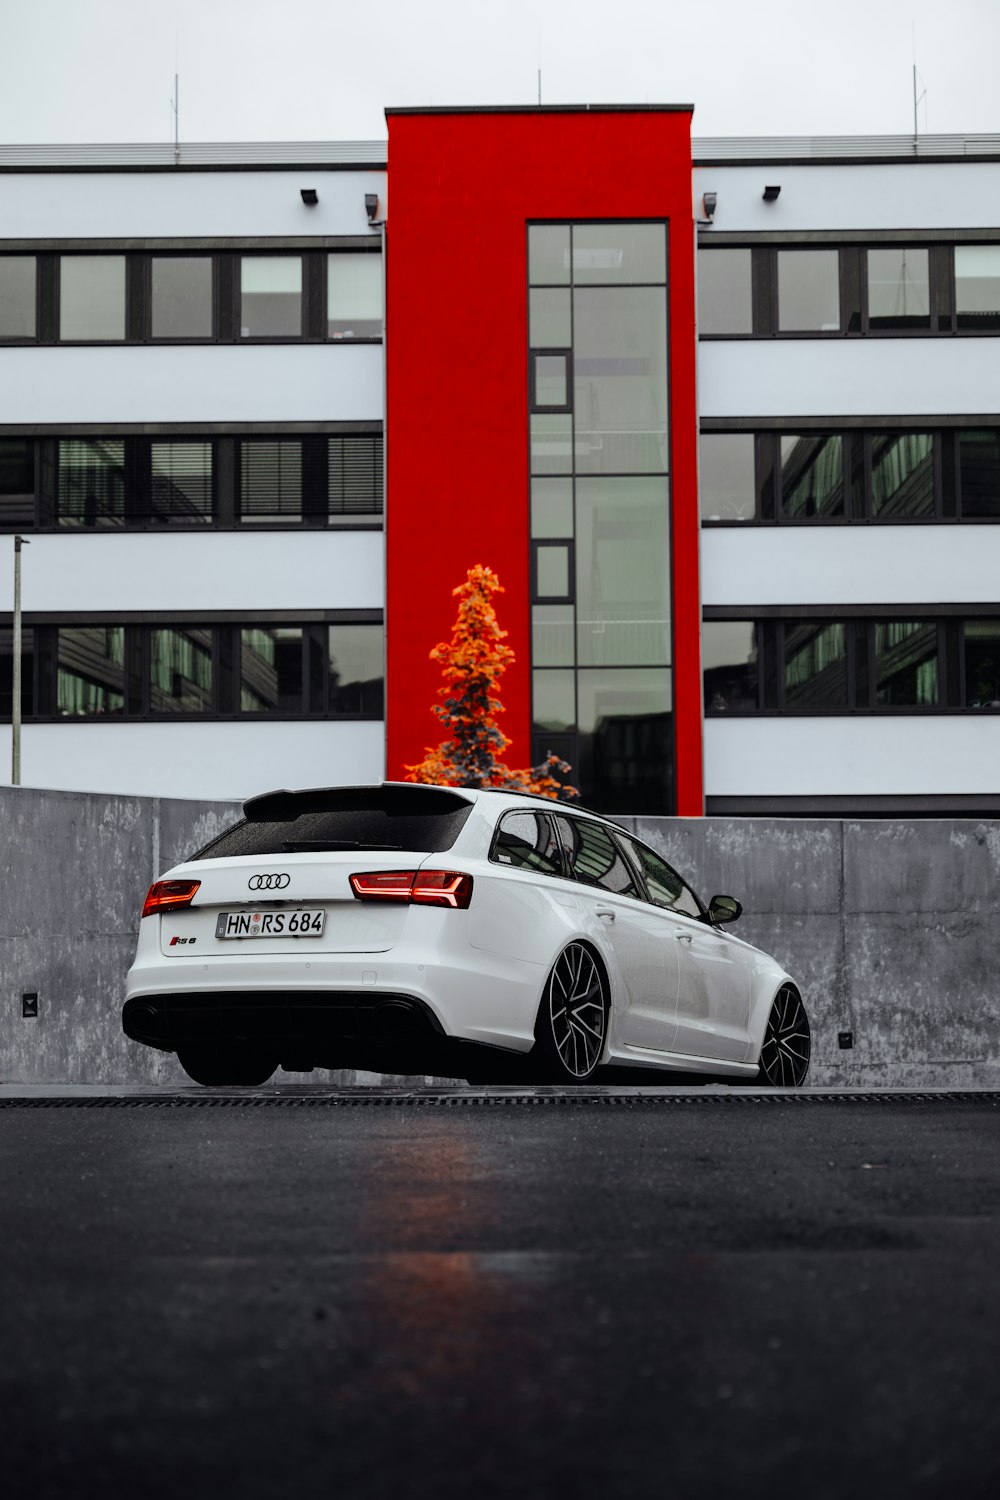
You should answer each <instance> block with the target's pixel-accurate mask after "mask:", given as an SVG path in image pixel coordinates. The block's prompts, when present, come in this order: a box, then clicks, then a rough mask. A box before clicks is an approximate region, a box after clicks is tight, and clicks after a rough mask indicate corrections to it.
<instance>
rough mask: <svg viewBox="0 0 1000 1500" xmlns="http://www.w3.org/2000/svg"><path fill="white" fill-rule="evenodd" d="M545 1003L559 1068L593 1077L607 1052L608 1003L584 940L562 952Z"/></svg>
mask: <svg viewBox="0 0 1000 1500" xmlns="http://www.w3.org/2000/svg"><path fill="white" fill-rule="evenodd" d="M544 1004H545V1016H546V1019H547V1021H548V1031H549V1036H550V1038H551V1042H552V1048H553V1049H554V1052H555V1058H556V1060H557V1061H558V1064H559V1067H560V1068H561V1069H562V1070H564V1072H565V1076H566V1077H567V1078H568V1079H577V1080H581V1081H582V1080H584V1079H587V1078H589V1077H590V1075H591V1074H592V1073H593V1071H594V1069H595V1068H596V1067H597V1064H598V1063H599V1062H600V1060H601V1054H602V1052H603V1051H604V1036H605V1032H606V1030H607V1005H606V1002H605V996H604V981H603V979H602V978H601V972H600V970H599V969H598V967H597V963H596V962H595V960H594V957H593V955H592V954H591V952H590V950H589V949H587V948H585V947H584V946H583V944H582V943H570V945H569V947H568V948H566V949H564V950H563V952H562V953H561V954H560V955H559V958H558V959H557V960H556V963H555V966H554V968H553V970H552V973H551V974H550V975H549V980H548V984H547V985H546V987H545V1001H544Z"/></svg>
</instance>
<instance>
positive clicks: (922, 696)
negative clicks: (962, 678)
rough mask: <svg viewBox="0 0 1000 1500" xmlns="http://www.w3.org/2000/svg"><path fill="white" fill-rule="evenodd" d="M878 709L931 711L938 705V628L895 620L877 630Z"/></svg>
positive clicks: (876, 696) (874, 634)
mask: <svg viewBox="0 0 1000 1500" xmlns="http://www.w3.org/2000/svg"><path fill="white" fill-rule="evenodd" d="M873 636H874V654H875V703H876V706H877V707H878V708H928V707H931V706H933V705H935V704H936V703H937V701H938V640H937V626H936V625H932V624H928V623H927V622H926V621H916V622H915V621H910V620H891V621H888V622H886V623H884V624H881V623H878V622H876V624H875V627H874V632H873Z"/></svg>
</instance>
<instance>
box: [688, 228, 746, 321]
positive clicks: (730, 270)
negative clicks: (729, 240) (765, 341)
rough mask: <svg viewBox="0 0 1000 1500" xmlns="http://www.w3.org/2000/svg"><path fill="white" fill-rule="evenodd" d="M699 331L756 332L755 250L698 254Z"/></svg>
mask: <svg viewBox="0 0 1000 1500" xmlns="http://www.w3.org/2000/svg"><path fill="white" fill-rule="evenodd" d="M698 332H699V333H702V334H722V335H726V334H729V335H732V334H748V333H753V251H752V250H749V249H747V250H723V249H721V248H720V249H717V250H716V249H713V250H702V251H699V254H698Z"/></svg>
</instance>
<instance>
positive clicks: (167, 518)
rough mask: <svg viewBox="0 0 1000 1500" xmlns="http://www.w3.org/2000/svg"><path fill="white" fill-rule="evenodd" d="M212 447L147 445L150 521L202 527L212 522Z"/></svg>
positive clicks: (174, 443)
mask: <svg viewBox="0 0 1000 1500" xmlns="http://www.w3.org/2000/svg"><path fill="white" fill-rule="evenodd" d="M212 503H213V502H212V444H211V443H209V442H185V441H183V440H177V441H170V442H154V443H151V444H150V485H149V519H150V520H151V521H158V522H161V523H164V524H182V525H199V524H200V525H205V524H206V523H209V522H211V520H212Z"/></svg>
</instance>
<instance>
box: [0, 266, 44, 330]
mask: <svg viewBox="0 0 1000 1500" xmlns="http://www.w3.org/2000/svg"><path fill="white" fill-rule="evenodd" d="M2 258H3V259H4V260H7V259H13V260H28V259H29V258H30V259H31V260H33V261H34V262H35V332H34V334H33V335H31V336H25V335H23V334H0V349H18V348H22V349H33V348H34V347H35V345H36V344H41V343H45V342H46V340H45V339H43V337H42V329H43V303H44V302H45V300H46V299H45V298H44V297H43V291H44V287H43V274H42V272H43V266H42V256H41V255H39V254H38V253H37V252H36V251H32V250H5V251H4V252H3V255H2Z"/></svg>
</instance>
